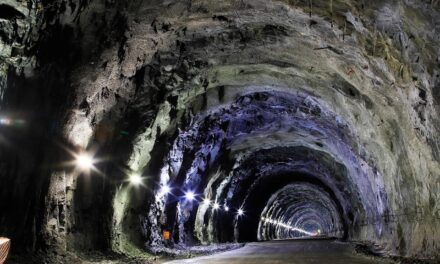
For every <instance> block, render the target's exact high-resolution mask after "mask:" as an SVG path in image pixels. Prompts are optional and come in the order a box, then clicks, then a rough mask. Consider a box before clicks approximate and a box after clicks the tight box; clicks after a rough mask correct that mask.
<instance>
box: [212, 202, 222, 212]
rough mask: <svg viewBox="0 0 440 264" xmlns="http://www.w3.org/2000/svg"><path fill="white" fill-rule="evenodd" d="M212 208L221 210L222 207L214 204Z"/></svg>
mask: <svg viewBox="0 0 440 264" xmlns="http://www.w3.org/2000/svg"><path fill="white" fill-rule="evenodd" d="M212 207H213V208H214V210H217V209H219V208H220V205H219V204H218V203H214V205H213V206H212Z"/></svg>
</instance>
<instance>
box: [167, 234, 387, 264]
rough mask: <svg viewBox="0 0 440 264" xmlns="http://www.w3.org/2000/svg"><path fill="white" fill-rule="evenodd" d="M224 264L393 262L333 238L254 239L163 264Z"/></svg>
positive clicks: (360, 263) (363, 263)
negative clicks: (255, 240)
mask: <svg viewBox="0 0 440 264" xmlns="http://www.w3.org/2000/svg"><path fill="white" fill-rule="evenodd" d="M178 263H180V264H184V263H187V264H193V263H197V264H208V263H209V264H223V263H228V264H232V263H240V264H246V263H249V264H250V263H252V264H258V263H264V264H266V263H267V264H269V263H270V264H274V263H278V264H283V263H290V264H308V263H332V264H339V263H340V264H347V263H350V264H369V263H380V264H386V263H393V262H391V261H388V260H385V259H377V258H372V257H369V256H365V255H362V254H357V253H355V250H354V245H353V244H350V243H345V242H340V241H337V240H334V239H309V240H305V239H304V240H282V241H281V240H280V241H266V242H254V243H249V244H246V245H245V246H244V247H242V248H239V249H235V250H231V251H227V252H223V253H218V254H214V255H211V256H204V257H198V258H192V259H185V260H175V261H171V262H166V264H178Z"/></svg>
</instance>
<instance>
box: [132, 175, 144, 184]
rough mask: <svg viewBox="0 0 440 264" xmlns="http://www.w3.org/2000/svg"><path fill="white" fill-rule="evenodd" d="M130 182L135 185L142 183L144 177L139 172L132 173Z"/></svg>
mask: <svg viewBox="0 0 440 264" xmlns="http://www.w3.org/2000/svg"><path fill="white" fill-rule="evenodd" d="M130 183H131V184H133V185H139V184H142V177H141V176H140V175H139V174H132V175H130Z"/></svg>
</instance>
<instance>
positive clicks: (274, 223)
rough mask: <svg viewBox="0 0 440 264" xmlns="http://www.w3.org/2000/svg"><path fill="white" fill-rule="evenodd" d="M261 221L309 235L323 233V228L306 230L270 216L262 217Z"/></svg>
mask: <svg viewBox="0 0 440 264" xmlns="http://www.w3.org/2000/svg"><path fill="white" fill-rule="evenodd" d="M261 221H263V222H264V223H266V224H272V225H275V226H279V227H282V228H285V229H287V230H289V231H292V232H294V231H296V232H299V233H302V234H304V235H307V236H318V235H320V234H321V230H319V229H318V230H317V231H316V232H309V231H307V230H304V229H302V228H299V227H296V226H291V225H288V224H285V223H283V222H280V221H277V220H274V219H270V218H265V217H261Z"/></svg>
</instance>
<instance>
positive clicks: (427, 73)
mask: <svg viewBox="0 0 440 264" xmlns="http://www.w3.org/2000/svg"><path fill="white" fill-rule="evenodd" d="M439 12H440V6H439V3H438V1H411V0H402V1H397V0H395V1H394V0H390V1H351V0H334V1H318V0H314V1H302V0H298V1H270V2H268V1H255V0H254V1H246V0H240V1H216V2H213V1H204V0H196V1H166V2H163V1H139V0H137V1H122V0H121V1H117V0H90V1H82V0H70V1H63V0H59V1H54V2H51V3H49V2H47V1H41V2H40V1H13V0H8V1H6V3H4V4H1V5H0V23H2V25H4V26H2V27H1V29H0V33H1V41H2V42H0V56H1V58H2V61H1V63H0V67H1V70H0V88H1V94H2V98H3V99H2V102H1V111H2V115H5V116H6V117H8V118H11V119H14V120H23V121H24V122H25V124H26V125H25V126H22V127H20V126H9V125H4V124H2V126H1V128H0V129H1V136H2V140H1V144H2V147H1V153H0V157H1V167H2V168H3V169H2V170H1V172H0V173H1V179H2V183H1V186H0V193H1V195H2V197H1V199H0V201H1V202H0V206H1V207H0V208H1V209H0V212H2V213H1V214H0V233H2V234H3V233H4V234H6V235H9V236H10V237H12V238H13V241H14V240H16V241H20V242H18V243H17V245H20V246H19V247H17V249H26V248H27V249H30V250H35V249H37V248H51V249H53V248H56V249H59V250H61V251H64V250H68V251H78V250H88V249H96V250H105V249H112V250H114V251H118V252H125V253H129V254H136V253H137V252H139V250H143V249H144V248H145V243H146V244H147V245H148V246H150V247H151V246H155V247H157V246H162V245H164V243H163V241H162V238H161V230H162V229H164V228H171V229H172V230H173V235H174V237H173V241H174V242H175V243H183V244H187V245H189V244H192V243H198V242H203V243H211V242H222V241H231V240H247V239H255V238H256V236H257V230H258V226H259V225H260V224H261V223H260V219H261V218H260V217H261V215H259V214H258V213H259V212H260V211H258V210H256V211H255V212H252V210H249V209H246V208H245V210H247V211H248V212H247V218H244V219H248V220H243V219H241V220H240V219H237V218H236V217H234V216H233V215H231V214H229V215H222V213H219V212H217V213H216V212H213V211H212V210H211V209H209V208H208V207H203V206H199V205H198V204H194V203H192V204H185V202H182V201H180V200H176V199H174V200H173V199H171V200H170V198H169V197H168V196H166V195H161V194H160V187H161V186H164V185H165V184H169V185H171V186H172V187H173V188H174V190H173V194H174V195H175V196H176V197H180V196H182V195H183V194H184V192H185V191H188V190H194V191H196V192H197V194H199V196H200V198H201V197H209V198H210V199H211V200H212V201H218V202H219V203H221V204H222V205H225V204H227V205H229V206H230V207H231V209H232V208H233V209H234V210H235V209H238V208H241V207H242V206H245V207H246V205H255V206H256V207H255V208H260V209H259V210H261V211H262V210H263V209H264V208H265V204H264V203H263V200H264V199H263V198H262V197H263V196H262V197H258V196H256V195H255V194H258V193H264V194H265V195H266V196H264V197H266V198H267V199H268V198H270V194H273V193H274V192H275V191H276V189H277V188H280V187H282V186H278V185H277V184H281V183H282V184H288V183H290V182H291V181H292V180H301V181H303V182H307V184H315V185H317V186H320V188H324V189H325V190H326V191H327V192H328V193H329V195H330V196H332V197H333V198H332V199H333V200H334V201H337V204H336V207H339V209H338V210H340V212H339V214H340V217H341V219H342V220H341V221H342V222H343V224H342V223H341V224H337V223H334V224H335V225H337V226H340V225H345V229H344V228H343V229H344V231H343V232H344V233H345V236H346V237H347V238H348V239H353V240H368V241H371V242H374V243H376V244H378V245H380V247H381V248H383V249H384V251H386V252H387V253H388V254H393V255H401V256H414V257H434V256H435V255H436V254H438V253H437V252H438V251H439V250H438V249H439V244H438V241H439V237H440V234H439V231H438V230H439V219H440V212H439V201H440V197H439V194H438V189H439V187H440V182H439V180H438V179H439V174H440V167H439V163H440V146H439V142H438V140H437V138H438V135H439V133H440V125H439V124H440V122H439V114H438V113H439V106H440V87H439V85H440V76H439V74H440V69H439V68H440V64H439V59H440V50H439V45H438V42H439V40H440V39H439V36H440V34H439V26H440V25H439V21H440V14H439ZM3 58H5V59H4V60H3ZM66 149H67V150H68V151H66ZM86 149H87V150H93V151H94V153H95V155H96V157H97V158H99V159H100V162H99V163H98V164H96V167H97V172H94V173H92V175H89V176H87V175H82V174H80V173H78V171H77V170H75V168H74V166H71V164H68V162H69V161H71V160H72V159H73V158H74V157H73V156H72V155H71V153H72V152H75V151H82V150H86ZM66 162H67V163H66ZM133 173H137V174H141V175H143V176H144V177H145V178H146V182H145V186H144V187H134V186H131V185H130V184H129V183H127V181H126V179H127V178H128V175H130V174H133ZM277 177H278V178H277ZM275 179H277V180H275ZM275 183H277V184H275ZM11 186H13V188H12V187H11ZM262 186H263V187H267V190H271V191H272V192H269V191H267V192H264V190H265V188H263V187H262ZM11 201H14V202H13V203H12V202H11ZM12 204H13V205H14V206H12ZM17 207H19V208H21V210H17V209H16V208H17ZM220 219H224V220H220ZM249 219H253V220H252V221H250V220H249ZM249 221H250V222H249ZM248 224H249V225H252V226H253V227H255V230H254V231H255V232H254V233H252V234H247V233H246V232H245V231H243V226H246V225H248ZM338 229H339V228H338ZM220 230H221V232H220ZM341 232H342V231H341ZM28 234H32V239H30V238H29V237H28V236H29V235H28ZM254 236H255V237H254ZM150 249H151V248H150Z"/></svg>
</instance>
